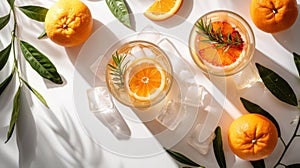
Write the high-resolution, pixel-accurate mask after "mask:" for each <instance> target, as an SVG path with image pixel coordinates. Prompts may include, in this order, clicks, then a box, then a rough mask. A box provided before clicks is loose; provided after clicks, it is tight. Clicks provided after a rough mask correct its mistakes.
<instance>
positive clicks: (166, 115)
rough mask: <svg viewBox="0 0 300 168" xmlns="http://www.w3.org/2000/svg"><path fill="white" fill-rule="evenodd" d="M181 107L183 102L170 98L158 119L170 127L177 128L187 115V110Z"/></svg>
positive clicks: (171, 128)
mask: <svg viewBox="0 0 300 168" xmlns="http://www.w3.org/2000/svg"><path fill="white" fill-rule="evenodd" d="M181 108H182V107H181V102H178V101H176V100H169V101H168V102H167V103H166V105H165V106H164V107H163V108H162V110H161V112H160V115H159V116H158V117H157V118H156V119H157V121H158V122H160V123H161V124H162V125H164V126H165V127H167V128H168V129H170V130H175V129H176V127H177V126H178V125H179V123H180V122H181V119H182V118H183V117H184V115H185V111H184V110H182V109H181Z"/></svg>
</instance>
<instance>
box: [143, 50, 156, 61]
mask: <svg viewBox="0 0 300 168" xmlns="http://www.w3.org/2000/svg"><path fill="white" fill-rule="evenodd" d="M143 51H144V53H145V55H146V56H147V57H148V58H153V59H154V58H155V57H156V54H155V53H154V52H153V51H152V50H151V49H149V48H143Z"/></svg>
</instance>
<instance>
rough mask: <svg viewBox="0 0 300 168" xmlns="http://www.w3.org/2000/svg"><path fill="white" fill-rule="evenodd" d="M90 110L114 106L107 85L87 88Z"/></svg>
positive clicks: (100, 109)
mask: <svg viewBox="0 0 300 168" xmlns="http://www.w3.org/2000/svg"><path fill="white" fill-rule="evenodd" d="M87 95H88V100H89V108H90V111H92V112H93V111H102V110H103V109H106V108H113V103H112V100H111V97H110V94H109V92H108V90H107V88H106V87H95V88H92V89H89V90H87Z"/></svg>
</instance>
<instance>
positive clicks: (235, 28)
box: [189, 10, 255, 76]
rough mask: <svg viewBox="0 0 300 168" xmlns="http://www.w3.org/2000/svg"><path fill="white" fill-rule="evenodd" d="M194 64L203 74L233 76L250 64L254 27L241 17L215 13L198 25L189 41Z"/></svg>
mask: <svg viewBox="0 0 300 168" xmlns="http://www.w3.org/2000/svg"><path fill="white" fill-rule="evenodd" d="M189 48H190V52H191V55H192V58H193V60H194V62H195V63H196V64H197V65H198V67H200V69H202V70H203V71H204V72H206V73H209V74H213V75H218V76H228V75H233V74H235V73H237V72H239V71H241V70H242V69H243V68H245V67H246V66H247V64H248V63H249V62H250V60H251V58H252V56H253V53H254V49H255V41H254V35H253V32H252V29H251V27H250V26H249V25H248V23H247V22H246V21H245V20H244V19H243V18H242V17H241V16H239V15H238V14H236V13H233V12H230V11H224V10H220V11H213V12H210V13H207V14H205V15H204V16H202V17H201V18H200V19H199V20H197V22H196V23H195V25H194V27H193V29H192V31H191V34H190V39H189Z"/></svg>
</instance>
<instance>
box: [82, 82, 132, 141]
mask: <svg viewBox="0 0 300 168" xmlns="http://www.w3.org/2000/svg"><path fill="white" fill-rule="evenodd" d="M87 95H88V101H89V108H90V111H91V112H93V113H94V115H95V116H96V117H97V118H98V119H99V120H100V121H101V122H102V123H103V124H104V125H105V126H106V127H107V128H108V129H109V130H110V131H111V132H112V133H113V134H114V135H115V136H116V137H117V138H119V139H124V138H129V137H130V135H131V131H130V129H129V127H128V125H127V123H126V122H125V120H124V119H123V117H122V116H121V114H120V112H119V111H118V109H117V108H116V107H115V106H114V103H113V101H112V98H111V95H110V94H109V91H108V89H107V88H106V87H103V86H100V87H95V88H92V89H89V90H87Z"/></svg>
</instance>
